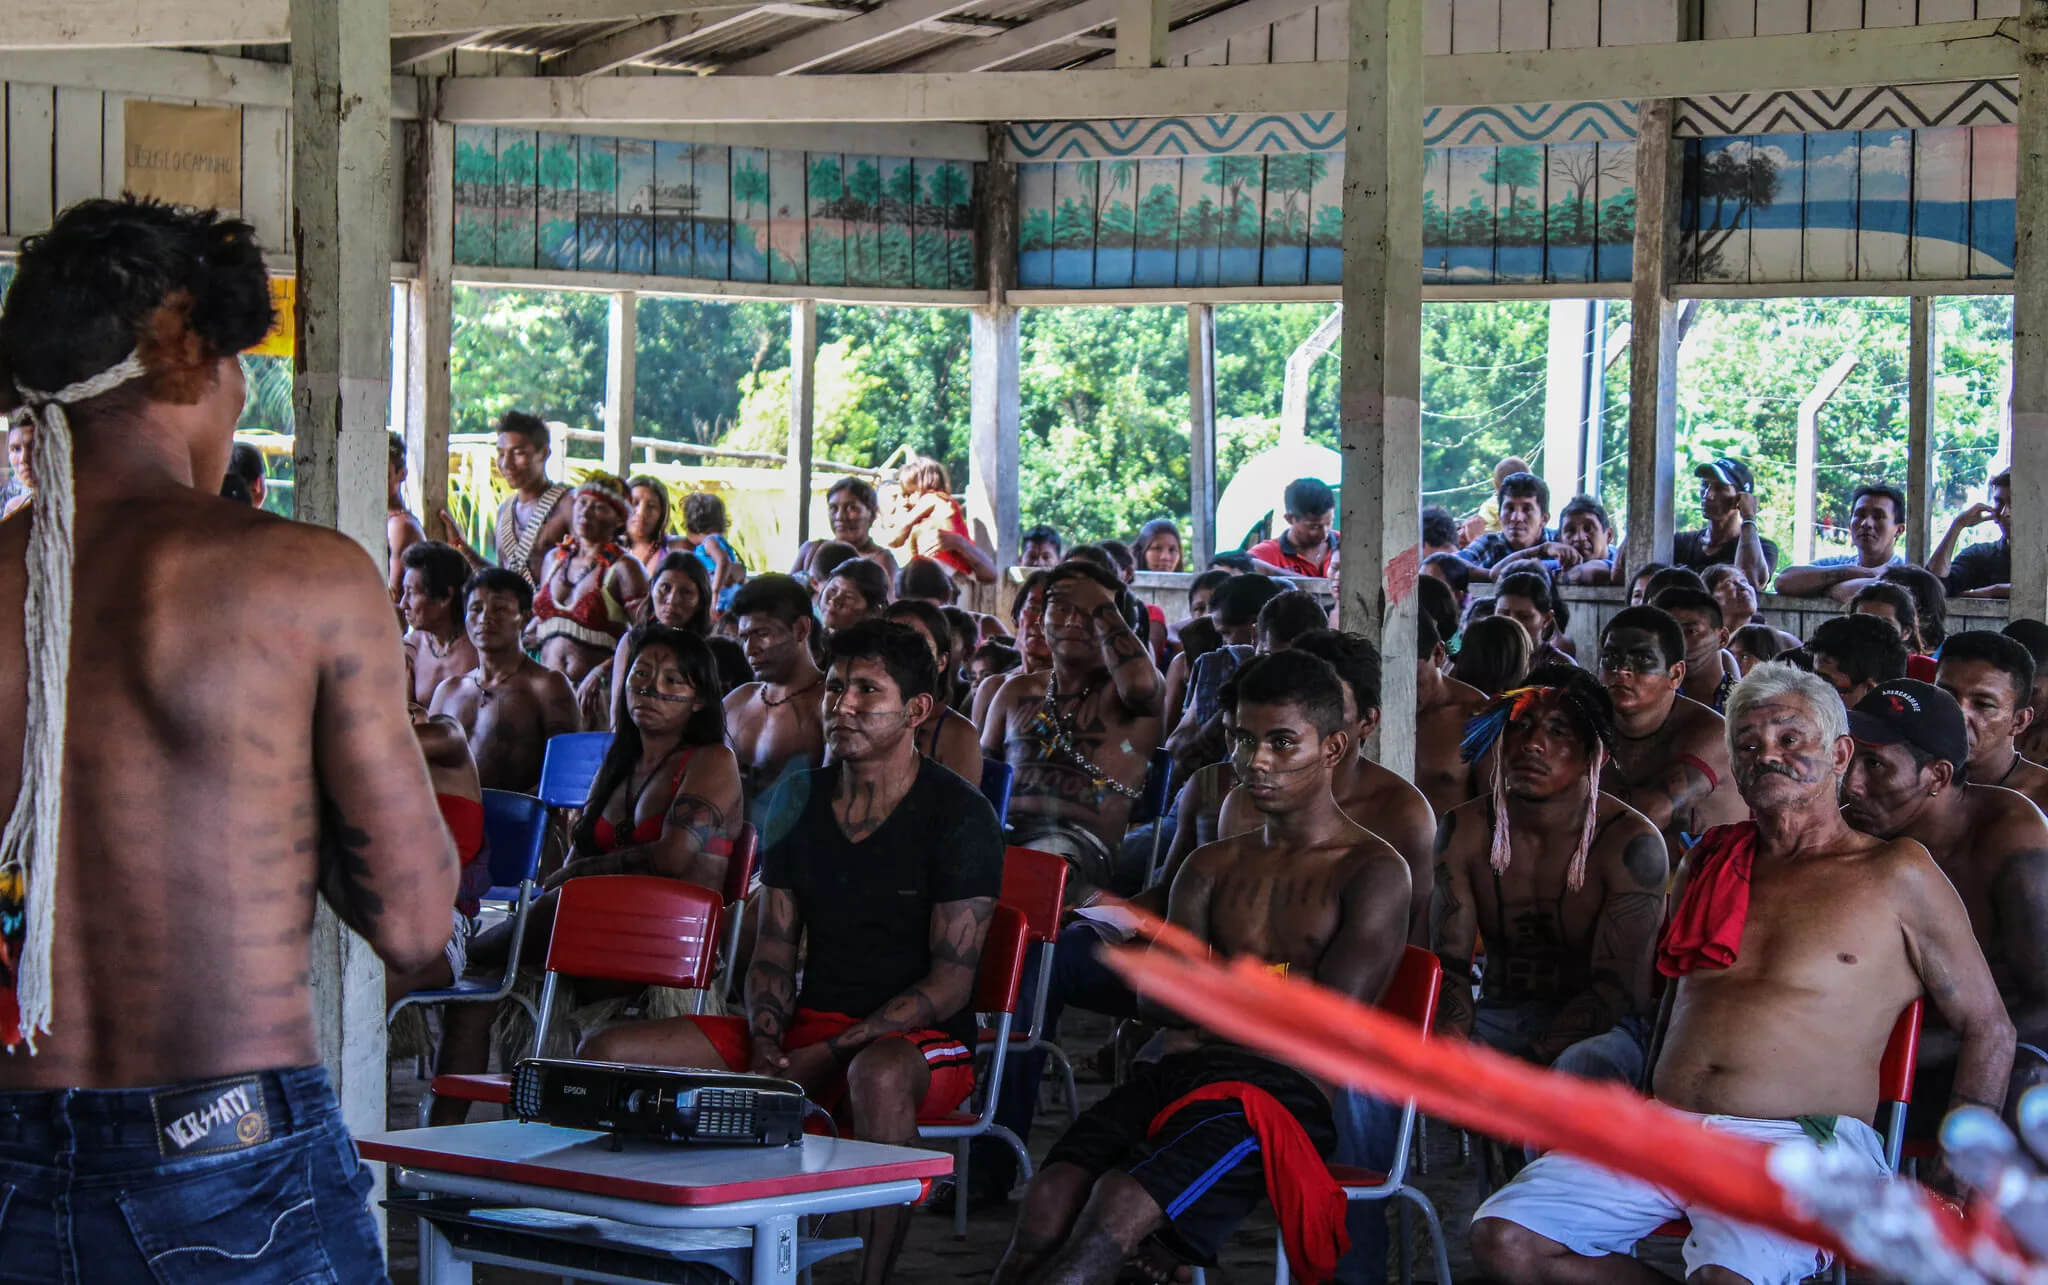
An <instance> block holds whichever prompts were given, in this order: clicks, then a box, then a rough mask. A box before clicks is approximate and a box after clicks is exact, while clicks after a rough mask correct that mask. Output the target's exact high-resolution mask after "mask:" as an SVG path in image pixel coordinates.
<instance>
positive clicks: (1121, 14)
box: [1116, 0, 1172, 67]
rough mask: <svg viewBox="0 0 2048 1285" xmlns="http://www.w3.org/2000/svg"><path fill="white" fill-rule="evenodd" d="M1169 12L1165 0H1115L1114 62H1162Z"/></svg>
mask: <svg viewBox="0 0 2048 1285" xmlns="http://www.w3.org/2000/svg"><path fill="white" fill-rule="evenodd" d="M1171 14H1172V9H1171V7H1170V6H1169V5H1168V4H1167V3H1166V0H1117V8H1116V65H1117V66H1119V67H1163V66H1165V65H1166V34H1167V20H1168V18H1169V16H1170V15H1171Z"/></svg>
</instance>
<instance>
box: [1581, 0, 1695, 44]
mask: <svg viewBox="0 0 2048 1285" xmlns="http://www.w3.org/2000/svg"><path fill="white" fill-rule="evenodd" d="M1680 6H1681V0H1600V43H1601V44H1603V45H1650V44H1664V43H1667V42H1670V41H1674V40H1677V39H1678V38H1679V37H1680V35H1681V34H1683V32H1684V23H1683V22H1682V21H1681V20H1680V17H1679V14H1680Z"/></svg>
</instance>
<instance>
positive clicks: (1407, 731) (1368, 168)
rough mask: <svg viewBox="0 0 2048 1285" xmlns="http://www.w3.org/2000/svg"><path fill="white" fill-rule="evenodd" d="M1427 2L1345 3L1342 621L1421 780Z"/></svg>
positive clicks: (1389, 738)
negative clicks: (1366, 656)
mask: <svg viewBox="0 0 2048 1285" xmlns="http://www.w3.org/2000/svg"><path fill="white" fill-rule="evenodd" d="M1422 4H1423V0H1351V5H1350V39H1351V48H1350V68H1349V72H1348V75H1347V78H1346V85H1345V94H1344V111H1345V123H1344V294H1343V300H1344V339H1343V345H1344V346H1343V352H1342V357H1343V373H1342V376H1341V379H1340V383H1339V404H1340V414H1341V417H1342V441H1341V444H1342V447H1343V451H1344V482H1343V489H1342V491H1341V493H1340V495H1339V497H1338V518H1339V521H1340V522H1341V524H1342V525H1341V530H1342V533H1343V534H1342V537H1341V542H1340V551H1341V554H1342V559H1343V564H1342V579H1343V586H1342V592H1341V594H1340V595H1339V607H1338V610H1339V613H1340V619H1341V621H1342V623H1343V626H1344V628H1346V629H1349V630H1356V631H1357V632H1359V633H1362V634H1365V635H1366V636H1368V637H1370V638H1371V639H1372V640H1373V641H1374V642H1376V643H1378V644H1379V646H1380V650H1381V653H1382V654H1383V656H1384V657H1385V661H1384V664H1383V666H1382V669H1381V687H1380V707H1381V711H1382V714H1381V722H1380V726H1381V728H1382V729H1384V731H1385V732H1386V733H1387V734H1385V735H1382V736H1380V737H1379V742H1380V743H1379V745H1378V747H1377V757H1378V759H1379V761H1380V762H1381V763H1383V764H1385V765H1386V766H1387V767H1388V768H1389V769H1391V770H1393V771H1395V772H1398V773H1400V774H1401V775H1402V776H1404V777H1410V778H1412V777H1413V776H1414V774H1415V736H1414V728H1415V630H1416V624H1415V606H1416V602H1415V577H1416V572H1417V557H1418V555H1419V553H1420V551H1421V532H1420V526H1419V523H1420V509H1421V502H1422V406H1421V397H1422Z"/></svg>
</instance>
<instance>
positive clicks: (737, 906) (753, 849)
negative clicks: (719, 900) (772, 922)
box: [720, 824, 761, 989]
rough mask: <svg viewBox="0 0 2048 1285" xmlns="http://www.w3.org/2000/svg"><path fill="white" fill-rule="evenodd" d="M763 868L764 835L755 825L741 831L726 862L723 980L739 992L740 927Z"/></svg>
mask: <svg viewBox="0 0 2048 1285" xmlns="http://www.w3.org/2000/svg"><path fill="white" fill-rule="evenodd" d="M760 865H761V832H760V831H759V830H756V829H755V828H754V827H753V825H752V824H747V825H742V826H741V827H740V833H739V837H738V838H736V839H734V840H733V841H732V855H731V856H730V857H727V858H726V862H725V888H724V893H723V895H724V897H725V919H726V922H725V948H724V951H723V952H722V955H721V971H720V976H722V977H724V978H725V985H726V986H728V987H731V988H735V989H738V988H739V979H738V978H737V977H734V976H733V973H732V970H733V969H734V968H736V967H738V960H739V957H740V925H741V924H742V923H743V922H744V921H745V919H746V917H747V916H746V908H747V894H748V892H750V891H752V889H753V885H754V872H755V871H756V870H758V869H759V868H760Z"/></svg>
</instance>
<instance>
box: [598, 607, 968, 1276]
mask: <svg viewBox="0 0 2048 1285" xmlns="http://www.w3.org/2000/svg"><path fill="white" fill-rule="evenodd" d="M937 684H938V670H937V666H936V665H935V664H934V662H933V660H932V653H931V650H930V649H929V648H928V647H927V646H926V645H925V642H924V639H922V638H920V637H919V636H918V634H917V632H916V631H915V630H913V629H911V628H910V627H909V626H907V625H903V624H899V623H897V622H895V621H886V620H865V621H862V622H860V623H859V624H856V625H852V626H849V627H848V628H846V629H842V630H840V631H839V632H838V633H836V634H834V635H833V636H832V638H831V640H830V641H829V642H828V643H827V644H826V671H825V695H824V713H825V741H826V744H827V746H828V747H829V748H830V750H831V754H832V762H831V763H830V764H828V765H827V766H825V767H822V768H819V769H816V770H815V771H810V772H804V773H800V774H796V775H793V776H791V777H790V778H788V779H787V780H785V781H784V782H783V783H782V784H781V785H780V786H779V787H777V789H776V790H775V791H774V792H773V793H772V794H770V795H769V796H768V798H767V801H766V805H765V807H764V809H763V811H762V817H763V820H764V825H763V834H762V876H761V895H760V898H759V910H758V914H759V920H760V929H759V935H758V936H757V937H756V939H755V945H754V955H753V962H752V964H751V966H750V967H749V969H748V971H747V985H746V996H747V1016H746V1017H745V1018H737V1017H725V1018H721V1017H705V1018H687V1017H686V1018H675V1019H671V1020H667V1021H659V1022H645V1023H635V1024H630V1025H626V1026H620V1027H614V1028H612V1029H611V1030H609V1031H606V1032H603V1033H602V1034H600V1035H598V1036H597V1037H595V1038H594V1039H592V1040H591V1041H590V1042H589V1043H587V1044H585V1046H584V1048H583V1051H582V1053H581V1056H583V1057H588V1058H595V1059H600V1060H605V1061H618V1062H637V1063H653V1064H657V1065H671V1066H704V1067H720V1066H723V1067H727V1068H730V1069H732V1070H746V1071H754V1072H758V1073H761V1074H767V1075H781V1076H787V1077H788V1078H790V1079H792V1080H795V1081H797V1082H798V1083H800V1084H802V1085H803V1086H804V1090H805V1092H806V1093H807V1094H809V1096H810V1097H811V1099H812V1100H813V1101H816V1102H818V1103H820V1104H822V1105H824V1106H827V1107H835V1108H836V1107H837V1106H838V1104H839V1103H840V1102H841V1101H842V1100H843V1101H844V1102H845V1105H846V1106H847V1108H848V1109H849V1114H850V1116H851V1124H852V1127H853V1132H854V1134H855V1135H856V1136H858V1137H860V1138H863V1139H865V1140H868V1141H871V1142H891V1143H899V1144H900V1143H910V1142H914V1141H915V1140H916V1138H917V1120H918V1117H919V1116H920V1115H934V1114H943V1113H945V1112H947V1111H951V1110H953V1109H955V1108H956V1107H958V1106H959V1104H960V1103H961V1102H962V1101H964V1100H965V1099H966V1097H967V1094H968V1092H969V1091H970V1090H971V1089H972V1088H973V1087H974V1044H975V1027H974V1012H973V1010H972V1008H971V1006H970V1001H971V999H972V997H973V992H974V978H975V972H976V970H977V969H978V968H979V966H980V963H981V947H982V941H983V938H984V937H985V936H986V935H987V932H988V923H989V919H990V917H991V916H992V915H993V914H994V913H995V903H996V897H997V894H998V893H999V892H1000V891H1001V888H1002V880H1003V835H1002V829H1001V827H1000V826H998V825H997V823H996V817H995V812H994V810H993V809H991V808H990V807H989V805H988V801H987V800H986V799H984V798H982V796H981V793H980V792H979V791H978V790H976V789H975V788H974V787H973V786H971V785H969V784H967V783H966V782H965V781H962V780H961V779H960V778H959V777H957V776H955V775H954V774H953V773H951V772H948V771H946V770H945V769H944V768H942V767H939V766H938V765H937V764H935V763H933V762H932V761H931V760H929V759H927V758H925V757H924V756H923V755H921V754H919V753H918V752H917V746H916V743H915V740H914V733H915V731H916V729H917V728H918V726H919V725H921V724H922V723H924V722H925V720H927V719H929V718H930V717H931V716H932V715H933V713H934V712H935V711H936V710H937V709H938V704H937V700H936V697H935V696H934V695H933V693H934V690H935V689H936V687H937ZM803 939H808V951H807V953H806V955H805V957H804V966H803V985H802V989H801V990H799V989H798V986H797V947H798V943H799V941H800V940H803ZM907 1216H908V1211H907V1210H903V1209H887V1210H881V1211H877V1212H875V1213H871V1214H863V1215H862V1216H861V1223H862V1226H861V1238H862V1240H863V1241H864V1242H865V1243H866V1245H867V1246H868V1249H867V1251H866V1253H865V1255H864V1257H863V1259H862V1263H861V1280H862V1282H863V1283H864V1285H879V1282H881V1281H882V1280H883V1279H885V1278H886V1276H887V1275H888V1271H889V1267H890V1265H891V1263H892V1262H893V1261H894V1259H895V1256H896V1251H897V1250H898V1249H899V1248H900V1247H901V1244H902V1240H903V1227H904V1225H905V1220H906V1218H907Z"/></svg>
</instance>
